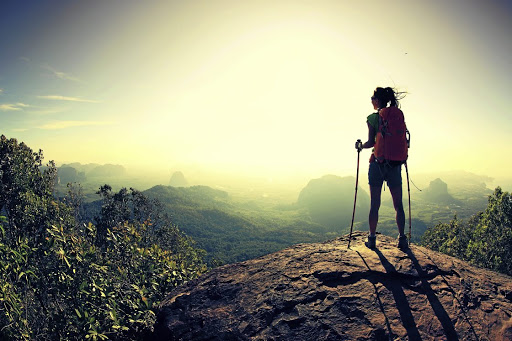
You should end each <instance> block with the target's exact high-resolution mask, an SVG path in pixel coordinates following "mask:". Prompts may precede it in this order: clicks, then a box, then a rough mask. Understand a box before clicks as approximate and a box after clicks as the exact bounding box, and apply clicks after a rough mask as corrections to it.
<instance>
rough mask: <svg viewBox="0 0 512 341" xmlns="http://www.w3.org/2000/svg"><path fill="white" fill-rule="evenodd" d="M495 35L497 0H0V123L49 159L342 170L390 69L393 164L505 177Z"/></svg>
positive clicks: (501, 31)
mask: <svg viewBox="0 0 512 341" xmlns="http://www.w3.org/2000/svg"><path fill="white" fill-rule="evenodd" d="M511 37H512V2H511V1H497V0H489V1H475V0H432V1H415V0H409V1H405V0H404V1H401V0H390V1H373V0H372V1H365V0H361V1H343V0H336V1H334V0H331V1H325V0H317V1H303V0H302V1H301V0H296V1H279V0H272V1H266V0H258V1H256V0H246V1H236V0H208V1H203V0H197V1H194V0H191V1H171V0H169V1H154V0H147V1H135V0H123V1H121V0H110V1H104V0H87V1H86V0H82V1H79V0H74V1H70V0H41V1H25V0H18V1H10V0H2V1H0V127H1V133H2V134H4V135H6V136H7V137H14V138H17V139H18V140H19V141H24V142H25V143H26V144H27V145H28V146H29V147H31V148H32V149H34V150H38V149H42V150H43V152H44V155H45V160H47V161H48V160H55V161H56V162H57V164H58V165H59V164H63V163H69V162H81V163H101V164H103V163H114V164H123V165H127V166H130V165H141V164H144V165H147V166H150V167H152V168H162V169H176V170H179V169H182V168H184V169H186V168H187V167H200V168H202V169H203V170H210V169H211V170H212V171H213V170H217V171H219V170H221V171H222V170H225V171H230V172H239V173H260V174H276V175H277V174H280V175H281V176H287V175H290V176H291V175H292V174H297V173H301V174H308V175H310V176H321V175H324V174H338V175H355V171H356V159H357V152H356V150H355V149H354V142H355V141H356V140H357V139H362V140H363V141H365V140H366V138H367V126H366V117H367V116H368V115H369V114H371V113H372V112H373V107H372V105H371V102H370V97H371V95H372V93H373V90H374V89H375V87H377V86H383V87H386V86H391V87H395V88H396V89H397V90H399V91H405V92H407V95H406V97H405V98H403V99H402V101H401V108H402V110H403V111H404V114H405V118H406V123H407V126H408V128H409V130H410V132H411V149H410V151H409V161H408V164H409V171H411V172H436V171H448V170H455V169H456V170H458V169H461V170H466V171H470V172H473V173H475V174H481V175H487V176H491V177H495V178H496V177H497V178H499V177H506V176H509V173H510V172H509V169H510V168H511V165H512V158H510V157H508V153H507V152H506V151H507V149H506V148H507V146H508V145H509V141H510V131H511V130H512V120H511V113H510V111H509V110H508V109H509V108H508V107H509V105H508V101H509V97H510V94H511V93H512V77H511V76H512V72H511V70H512V57H511V56H512V39H511ZM369 155H370V151H369V150H365V151H363V152H361V160H362V161H361V167H362V168H361V169H362V170H361V172H363V173H364V172H366V171H367V160H368V157H369Z"/></svg>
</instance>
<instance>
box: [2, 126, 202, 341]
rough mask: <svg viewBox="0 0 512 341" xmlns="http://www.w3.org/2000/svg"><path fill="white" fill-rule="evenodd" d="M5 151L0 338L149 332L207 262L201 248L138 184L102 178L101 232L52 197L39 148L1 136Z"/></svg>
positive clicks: (129, 336)
mask: <svg viewBox="0 0 512 341" xmlns="http://www.w3.org/2000/svg"><path fill="white" fill-rule="evenodd" d="M0 161H1V172H2V173H1V180H2V182H1V184H0V198H1V202H0V203H1V204H2V206H1V207H0V209H1V210H2V212H4V214H5V215H6V217H2V218H1V223H0V326H2V328H1V329H0V339H2V340H3V339H8V340H11V339H12V340H17V339H19V340H33V339H37V340H76V339H88V340H107V339H109V340H126V339H130V340H137V339H143V338H144V336H146V335H148V334H149V333H150V332H151V328H152V326H153V324H154V322H155V312H156V310H157V307H158V304H159V303H160V302H161V301H162V299H163V298H164V296H165V294H166V293H168V292H169V291H170V290H171V288H173V287H175V286H177V285H179V284H181V283H183V282H185V281H187V280H189V279H192V278H195V277H197V276H198V275H199V274H200V273H202V272H204V271H205V270H206V268H205V265H204V263H203V256H204V253H203V251H201V250H197V249H196V248H195V247H194V245H193V243H192V241H191V240H190V239H189V238H187V237H186V236H184V235H183V234H182V233H181V232H180V231H179V230H178V229H177V228H176V227H175V226H174V225H172V224H170V223H168V222H167V221H162V220H159V219H158V216H159V215H158V214H157V212H156V210H153V208H154V207H153V206H151V205H150V204H149V202H150V201H149V199H147V198H145V197H144V196H142V195H140V193H139V192H137V191H135V190H132V192H131V194H130V195H128V194H127V193H128V192H127V191H126V190H124V191H122V192H121V193H115V194H112V193H111V192H110V190H109V189H108V188H109V187H108V186H104V187H103V188H102V189H103V190H104V191H103V192H104V193H103V195H104V197H106V198H107V199H108V200H105V201H104V203H103V209H102V210H101V212H102V214H100V216H99V217H98V220H99V221H100V222H101V224H103V225H101V228H103V231H104V233H103V234H102V237H103V239H101V242H98V240H99V237H98V236H99V234H98V228H97V226H95V225H93V224H92V223H87V224H79V223H78V222H77V221H76V220H75V218H76V217H77V212H76V208H77V205H72V206H73V207H70V206H68V205H66V204H65V203H63V202H59V201H56V200H55V199H54V198H53V196H52V186H53V184H54V181H53V178H52V176H51V172H52V170H51V169H50V170H49V171H47V172H45V173H42V172H41V171H40V170H39V166H40V165H41V161H42V153H41V152H39V153H33V152H32V151H31V150H30V148H28V147H27V146H25V145H24V144H18V143H17V141H16V140H14V139H11V140H8V139H6V138H5V137H3V136H2V139H1V146H0ZM51 167H52V166H50V168H51ZM102 189H100V192H101V190H102ZM70 192H71V199H69V200H68V201H67V202H69V203H73V202H74V203H76V202H80V200H79V199H77V197H76V195H78V194H79V192H80V191H79V189H78V190H77V189H76V188H75V189H73V188H71V189H70ZM126 198H130V200H131V201H128V202H129V203H130V204H131V205H132V206H130V207H129V210H128V211H129V212H130V214H128V213H127V214H125V215H123V214H122V213H126V210H125V208H126V207H124V206H123V205H125V204H126V201H123V200H124V199H126ZM125 218H127V219H125ZM124 219H125V220H124ZM153 219H154V220H153ZM156 226H158V228H156Z"/></svg>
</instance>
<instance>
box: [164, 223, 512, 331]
mask: <svg viewBox="0 0 512 341" xmlns="http://www.w3.org/2000/svg"><path fill="white" fill-rule="evenodd" d="M353 237H354V238H355V239H353V240H352V243H351V247H350V249H347V242H348V236H345V237H341V238H339V239H336V240H332V241H328V242H325V243H318V244H300V245H295V246H293V247H290V248H288V249H285V250H283V251H279V252H276V253H272V254H269V255H266V256H263V257H260V258H257V259H253V260H249V261H245V262H241V263H236V264H231V265H226V266H222V267H219V268H215V269H213V270H212V271H210V272H209V273H207V274H205V275H204V276H202V277H200V278H199V279H197V280H194V281H191V282H189V283H187V284H185V285H183V286H181V287H179V288H177V289H175V290H174V291H173V292H171V293H170V294H169V296H168V298H167V299H166V300H165V301H164V302H163V303H162V305H161V310H160V312H159V315H158V321H157V324H156V326H155V339H157V340H315V341H316V340H464V341H465V340H492V341H497V340H512V278H511V277H508V276H504V275H500V274H498V273H495V272H492V271H488V270H484V269H480V268H476V267H473V266H471V265H469V264H468V263H466V262H463V261H460V260H458V259H456V258H452V257H449V256H446V255H443V254H441V253H438V252H434V251H431V250H429V249H426V248H423V247H419V246H416V245H412V246H411V249H410V250H409V251H407V252H403V251H401V250H399V249H397V248H396V247H395V244H396V242H395V240H394V239H393V238H390V237H386V236H382V235H379V236H378V238H377V249H375V250H370V249H368V248H366V247H365V246H364V239H365V234H364V233H362V232H356V233H355V234H354V235H353Z"/></svg>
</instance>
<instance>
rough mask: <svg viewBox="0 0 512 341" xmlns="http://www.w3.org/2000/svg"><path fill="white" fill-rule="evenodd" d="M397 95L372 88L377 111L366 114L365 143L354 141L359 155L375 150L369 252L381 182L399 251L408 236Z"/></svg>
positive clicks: (403, 138) (405, 245) (370, 171)
mask: <svg viewBox="0 0 512 341" xmlns="http://www.w3.org/2000/svg"><path fill="white" fill-rule="evenodd" d="M399 95H401V94H400V93H395V91H394V90H393V89H392V88H389V87H388V88H381V87H378V88H376V89H375V91H374V92H373V96H372V97H371V101H372V104H373V108H374V109H375V110H377V112H376V113H373V114H371V115H369V116H368V118H367V121H366V122H367V125H368V141H366V142H365V143H361V141H359V142H356V149H357V150H358V152H359V151H361V150H362V149H364V148H372V147H374V149H373V151H372V155H371V157H370V166H369V169H368V183H369V185H370V197H371V203H370V213H369V215H368V220H369V225H370V233H369V235H368V241H367V242H366V243H365V245H366V246H367V247H368V248H371V249H374V248H375V245H376V235H375V232H376V230H377V223H378V221H379V208H380V202H381V191H382V185H383V183H384V181H386V182H387V185H388V187H389V191H390V192H391V196H392V198H393V205H394V207H395V211H396V224H397V226H398V233H399V235H398V245H397V246H398V247H399V248H400V249H402V250H404V249H407V248H408V241H407V237H406V235H405V233H404V226H405V213H404V206H403V203H402V164H403V163H404V162H405V160H406V159H407V140H406V135H405V131H406V127H405V122H404V119H403V113H402V111H401V110H400V109H399V103H398V99H397V96H399ZM388 104H389V106H388ZM396 122H398V123H396ZM388 123H389V124H388ZM397 124H398V125H403V126H401V128H400V129H394V128H393V127H392V129H393V131H389V130H390V129H388V128H389V127H390V126H394V127H396V125H397ZM402 133H403V134H402ZM397 135H399V136H397ZM404 144H405V146H404Z"/></svg>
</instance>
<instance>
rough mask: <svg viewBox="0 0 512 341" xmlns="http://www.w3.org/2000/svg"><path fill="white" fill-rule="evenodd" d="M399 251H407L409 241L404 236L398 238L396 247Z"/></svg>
mask: <svg viewBox="0 0 512 341" xmlns="http://www.w3.org/2000/svg"><path fill="white" fill-rule="evenodd" d="M397 247H398V248H399V249H400V250H407V249H408V248H409V241H408V240H407V237H406V236H405V235H401V236H398V245H397Z"/></svg>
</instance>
